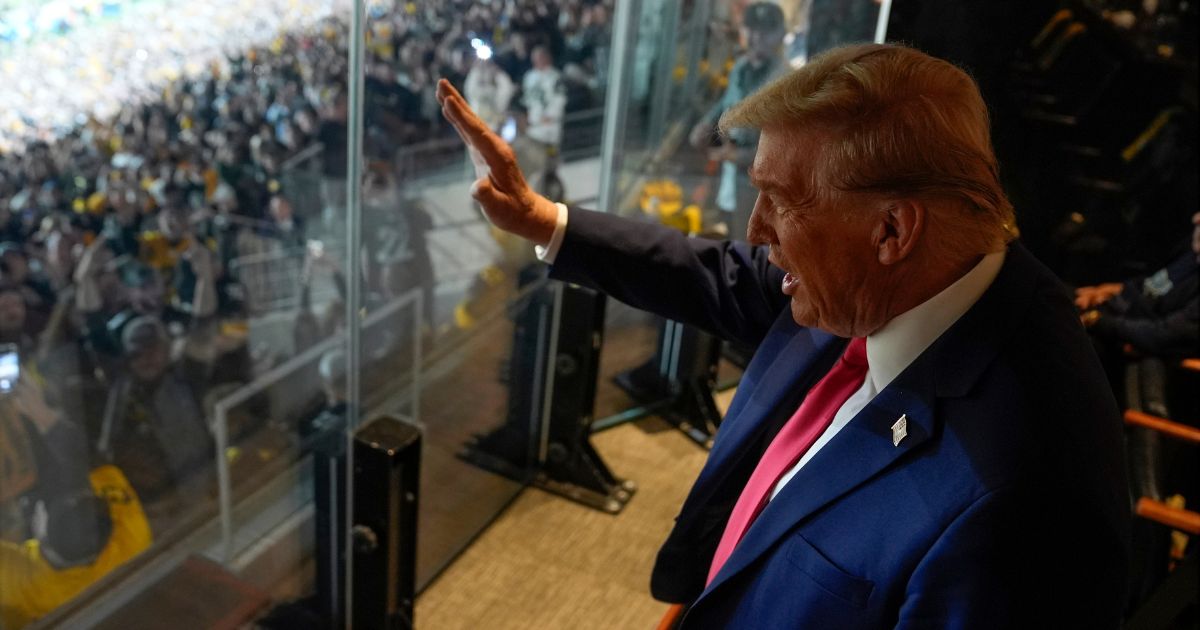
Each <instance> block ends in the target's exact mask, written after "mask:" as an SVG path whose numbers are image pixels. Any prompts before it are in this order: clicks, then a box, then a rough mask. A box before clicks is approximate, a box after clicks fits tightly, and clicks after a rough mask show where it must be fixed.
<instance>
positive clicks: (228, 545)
mask: <svg viewBox="0 0 1200 630" xmlns="http://www.w3.org/2000/svg"><path fill="white" fill-rule="evenodd" d="M213 416H214V417H213V433H214V434H215V435H214V436H213V437H214V438H215V439H214V441H215V442H216V444H217V446H216V451H217V505H218V506H219V508H220V510H221V514H220V519H221V564H224V565H225V566H229V564H230V563H232V562H233V484H232V482H231V481H230V479H229V459H228V458H227V457H226V456H225V453H226V451H228V450H229V422H228V416H229V412H228V410H227V409H225V405H224V404H223V403H217V405H216V408H215V409H214V410H213Z"/></svg>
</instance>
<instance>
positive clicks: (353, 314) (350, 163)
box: [342, 0, 365, 628]
mask: <svg viewBox="0 0 1200 630" xmlns="http://www.w3.org/2000/svg"><path fill="white" fill-rule="evenodd" d="M363 3H364V0H351V8H350V59H349V61H350V63H349V66H348V70H347V72H348V73H349V74H350V76H349V77H347V81H346V83H347V86H348V87H349V90H350V94H349V98H348V99H347V103H346V105H347V116H346V123H347V129H346V132H347V133H346V160H347V168H346V178H347V181H346V215H347V216H346V258H347V260H346V272H347V273H346V275H347V276H348V278H347V280H348V281H347V282H346V332H347V335H346V401H347V403H348V404H347V412H346V428H347V430H346V435H345V440H346V479H348V480H352V479H353V478H354V431H355V429H357V428H358V424H359V417H358V416H359V410H360V408H361V407H360V404H361V392H360V391H359V373H358V370H359V365H361V361H360V355H361V350H362V320H361V319H360V318H359V313H360V312H361V307H362V304H361V302H362V271H361V269H360V267H361V263H360V258H361V250H362V141H363V89H364V86H363V67H364V66H363V52H364V47H365V42H364V40H363V38H364V24H363V21H364V8H363ZM342 491H343V492H345V493H346V515H345V518H346V527H345V530H344V531H345V532H346V538H345V540H343V541H342V544H343V545H345V546H346V550H347V553H346V554H345V558H346V567H345V576H346V593H347V598H346V600H347V602H348V603H347V606H346V610H345V613H346V616H345V624H346V625H345V627H346V628H353V624H354V610H353V608H354V606H353V604H351V603H349V602H353V601H354V600H353V593H354V581H353V563H354V554H352V553H350V549H351V548H352V547H351V545H352V544H353V541H352V540H351V537H350V532H351V531H352V529H353V527H354V522H353V515H354V503H353V501H354V493H353V492H350V488H343V489H342Z"/></svg>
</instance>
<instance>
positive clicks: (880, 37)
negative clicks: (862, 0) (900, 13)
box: [875, 0, 892, 44]
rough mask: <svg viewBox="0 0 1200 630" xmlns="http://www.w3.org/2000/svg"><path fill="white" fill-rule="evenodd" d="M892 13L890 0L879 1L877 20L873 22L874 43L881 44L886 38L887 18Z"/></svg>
mask: <svg viewBox="0 0 1200 630" xmlns="http://www.w3.org/2000/svg"><path fill="white" fill-rule="evenodd" d="M891 15H892V0H882V1H881V2H880V3H879V20H878V21H877V22H875V43H876V44H883V43H885V40H886V39H887V27H888V19H889V18H890V17H891Z"/></svg>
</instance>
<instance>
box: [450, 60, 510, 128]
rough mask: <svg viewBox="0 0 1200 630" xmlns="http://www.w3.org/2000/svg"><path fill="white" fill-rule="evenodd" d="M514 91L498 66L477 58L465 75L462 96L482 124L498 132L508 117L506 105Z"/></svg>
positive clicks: (492, 62) (490, 61) (506, 75)
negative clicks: (480, 119) (481, 120)
mask: <svg viewBox="0 0 1200 630" xmlns="http://www.w3.org/2000/svg"><path fill="white" fill-rule="evenodd" d="M516 91H517V88H516V85H514V84H513V81H512V79H510V78H509V77H508V74H507V73H506V72H504V71H503V70H501V69H500V66H497V65H496V63H495V62H494V61H492V60H491V59H490V58H487V59H485V58H479V59H476V61H475V64H474V65H473V66H471V71H470V72H469V73H467V79H466V86H465V88H464V91H463V95H464V96H465V97H466V99H467V102H468V103H469V104H470V105H471V107H472V108H473V109H474V110H475V112H476V113H478V114H479V117H480V118H482V119H483V122H485V123H487V124H488V126H489V127H491V128H492V129H493V130H494V131H499V129H500V126H501V125H503V124H504V121H505V120H506V118H507V117H508V104H509V103H510V102H511V101H512V98H513V95H514V94H515V93H516Z"/></svg>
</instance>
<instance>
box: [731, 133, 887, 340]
mask: <svg viewBox="0 0 1200 630" xmlns="http://www.w3.org/2000/svg"><path fill="white" fill-rule="evenodd" d="M824 140H825V138H824V136H823V135H821V134H818V133H817V132H797V131H794V130H770V129H767V130H763V133H762V136H761V138H760V140H759V143H758V152H757V154H756V155H755V158H754V166H753V168H752V171H751V173H752V174H751V178H752V181H753V182H754V184H755V186H757V187H758V188H759V191H760V192H759V195H758V201H757V202H756V203H755V204H754V212H753V214H752V215H751V217H750V225H749V227H748V229H747V237H748V239H749V240H750V242H752V243H755V244H765V245H769V246H770V249H771V254H770V261H771V263H773V264H774V265H776V266H777V267H779V268H781V269H783V270H784V271H785V272H787V276H786V277H785V279H784V281H783V286H782V290H783V292H784V293H785V294H786V295H788V296H789V297H790V298H791V309H792V318H793V319H795V320H796V323H797V324H799V325H801V326H811V327H815V328H820V329H822V330H826V331H829V332H832V333H834V334H837V335H840V336H843V337H851V336H863V335H866V334H868V333H870V332H873V331H874V330H875V328H877V327H878V324H882V323H883V322H872V321H868V320H869V319H870V316H871V311H872V309H869V308H865V306H866V305H867V302H866V300H868V299H869V298H870V296H871V295H872V294H873V291H872V290H871V287H870V280H871V276H872V274H871V270H872V268H873V266H874V265H875V263H876V254H875V251H874V247H873V246H872V240H871V236H872V235H871V230H872V223H871V215H872V214H873V213H872V212H870V211H869V208H867V207H860V205H859V204H860V203H863V199H861V198H860V197H858V196H856V195H852V194H847V193H836V192H832V193H823V192H822V191H821V190H819V187H825V186H824V185H823V182H824V177H825V176H824V175H823V169H822V167H821V165H822V150H821V148H822V144H823V143H824Z"/></svg>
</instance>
